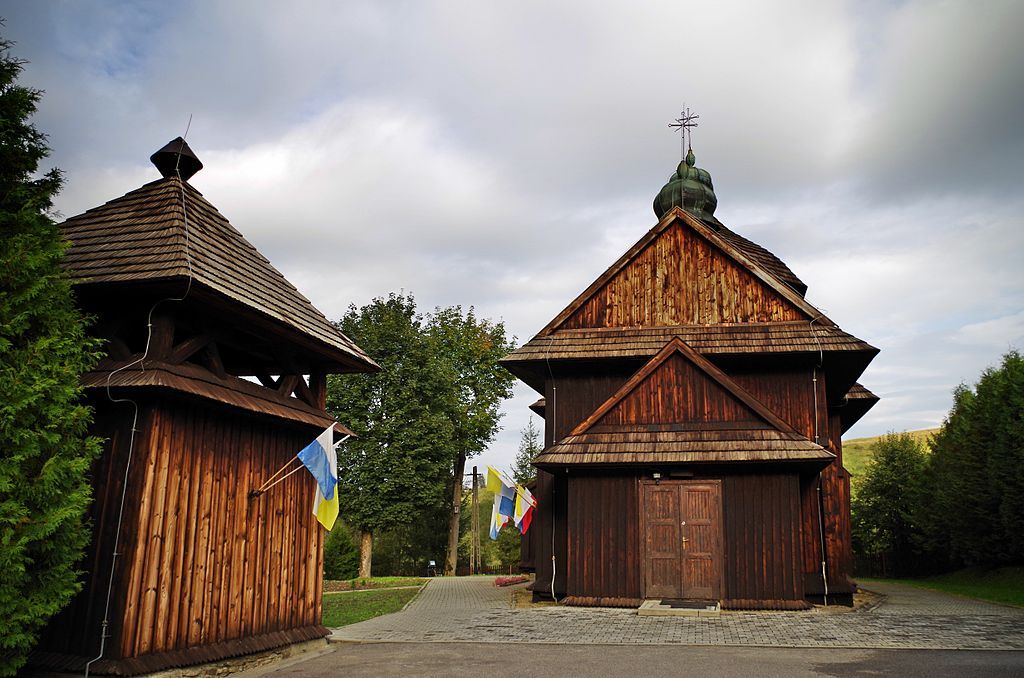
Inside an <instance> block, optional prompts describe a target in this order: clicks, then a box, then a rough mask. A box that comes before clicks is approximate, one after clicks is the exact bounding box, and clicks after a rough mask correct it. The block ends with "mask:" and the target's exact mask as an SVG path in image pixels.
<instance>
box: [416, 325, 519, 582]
mask: <svg viewBox="0 0 1024 678" xmlns="http://www.w3.org/2000/svg"><path fill="white" fill-rule="evenodd" d="M428 334H429V336H430V339H431V343H432V344H433V346H434V351H435V352H436V355H437V357H438V358H439V359H440V362H441V363H442V365H443V369H444V374H445V377H446V379H447V380H448V383H449V389H450V395H451V398H450V400H449V402H448V412H447V416H448V420H449V422H450V425H451V429H450V430H451V434H452V435H451V439H450V448H449V449H450V452H449V459H450V460H451V464H452V465H451V469H452V471H451V473H452V475H451V480H450V482H449V487H451V495H450V498H449V500H450V507H451V514H450V516H451V517H450V519H449V522H448V549H447V554H446V557H445V564H444V573H445V574H446V575H451V574H454V573H455V567H456V563H457V559H458V547H459V507H460V506H461V504H462V486H463V475H464V474H465V471H466V459H467V458H469V457H472V456H474V455H476V454H478V453H480V452H482V451H484V450H485V449H486V448H487V445H488V444H490V442H491V441H492V440H493V439H494V435H495V434H496V433H497V432H498V430H499V426H498V422H499V421H500V419H501V411H500V406H501V401H502V400H504V399H505V398H508V397H509V396H511V395H512V384H513V382H514V381H515V378H514V377H513V376H512V375H511V373H509V372H508V371H507V370H505V369H504V368H502V367H501V366H500V365H498V360H499V359H501V358H502V357H504V356H505V355H507V354H508V353H510V352H511V351H512V350H513V349H514V348H515V344H514V342H513V341H512V340H510V339H509V338H507V337H506V336H505V326H504V324H503V323H500V322H497V323H495V322H492V321H490V320H487V319H481V318H477V316H476V313H475V312H474V310H473V309H472V308H470V309H469V310H468V311H463V309H462V307H461V306H451V307H449V308H439V309H435V311H434V313H433V314H432V315H431V317H430V319H429V322H428Z"/></svg>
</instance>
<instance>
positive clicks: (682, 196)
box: [654, 149, 718, 219]
mask: <svg viewBox="0 0 1024 678" xmlns="http://www.w3.org/2000/svg"><path fill="white" fill-rule="evenodd" d="M695 162H696V158H694V157H693V150H692V149H691V150H690V151H688V152H687V153H686V160H683V161H682V162H681V163H679V168H678V169H676V172H675V174H673V175H672V176H671V177H669V179H668V183H667V184H665V185H664V186H663V187H662V189H661V191H660V192H659V193H658V197H657V198H655V199H654V214H655V216H657V217H658V218H659V219H661V218H662V217H663V216H665V213H666V212H668V211H669V210H670V209H672V208H673V207H681V208H683V209H684V210H686V211H687V212H689V213H690V214H692V215H693V216H695V217H699V218H701V219H707V218H709V217H711V215H713V214H714V213H715V208H716V207H718V198H716V197H715V188H714V186H712V185H711V175H710V174H708V173H707V172H706V171H704V170H702V169H700V168H699V167H694V163H695Z"/></svg>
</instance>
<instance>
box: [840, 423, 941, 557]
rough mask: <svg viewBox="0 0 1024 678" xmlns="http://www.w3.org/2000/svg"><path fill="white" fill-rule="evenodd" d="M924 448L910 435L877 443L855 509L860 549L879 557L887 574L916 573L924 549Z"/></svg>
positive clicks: (890, 436)
mask: <svg viewBox="0 0 1024 678" xmlns="http://www.w3.org/2000/svg"><path fill="white" fill-rule="evenodd" d="M927 463H928V459H927V452H926V451H925V449H924V446H923V445H922V444H921V443H920V442H918V441H917V440H916V439H915V438H914V437H913V436H911V435H910V434H908V433H888V434H886V435H884V436H882V437H881V439H879V441H878V442H877V443H875V445H874V449H873V454H872V457H871V461H870V462H868V466H867V469H866V471H865V473H864V478H863V480H861V481H860V483H859V485H858V490H857V495H856V496H855V497H854V499H853V505H852V507H851V509H852V514H853V539H854V544H855V547H856V549H857V551H858V552H859V553H862V554H866V555H875V556H879V557H880V558H881V559H882V562H883V569H885V570H890V569H891V570H892V571H891V572H889V571H887V572H886V574H897V575H907V574H913V573H914V569H915V567H916V566H917V562H918V556H919V555H920V552H921V540H920V535H921V525H920V523H919V520H918V519H919V516H920V507H921V505H922V496H923V495H922V476H923V474H924V470H925V467H926V466H927Z"/></svg>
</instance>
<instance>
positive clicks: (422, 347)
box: [327, 293, 454, 577]
mask: <svg viewBox="0 0 1024 678" xmlns="http://www.w3.org/2000/svg"><path fill="white" fill-rule="evenodd" d="M339 326H340V328H341V330H342V331H343V332H344V333H345V334H346V335H348V336H349V337H351V338H352V339H353V340H354V341H355V342H356V343H357V344H359V346H360V347H361V348H362V349H363V350H364V351H366V352H367V353H368V354H369V355H371V356H373V358H374V359H375V360H376V361H377V363H378V364H379V365H380V366H381V371H380V372H378V373H376V374H371V375H365V374H358V375H336V376H332V377H331V378H330V380H329V382H328V397H327V406H328V409H329V410H330V411H331V412H332V413H334V414H335V415H336V416H337V417H338V418H339V419H340V420H341V421H343V422H345V424H346V425H348V426H349V427H350V428H351V429H352V430H353V431H354V432H355V433H356V435H357V437H356V438H352V439H350V440H348V441H346V442H345V443H344V444H342V445H341V446H340V447H339V448H338V488H339V492H340V494H339V503H340V507H341V512H342V516H343V517H344V519H345V521H346V522H347V523H348V524H350V525H352V526H353V527H354V528H355V529H357V530H359V532H360V535H361V539H360V551H361V556H362V557H361V559H360V568H359V576H360V577H368V576H370V574H371V568H372V561H371V554H372V550H373V533H374V532H375V531H378V530H388V529H394V528H398V527H400V526H405V525H408V524H409V523H411V522H413V521H416V520H420V519H421V516H423V515H426V514H427V513H429V512H430V511H431V510H436V509H439V508H440V507H442V506H443V505H444V501H445V484H446V483H445V480H446V479H447V478H448V477H449V474H450V459H451V440H452V437H453V430H454V428H453V422H452V420H451V418H450V417H449V410H450V401H451V398H452V395H451V380H450V377H449V375H448V371H447V370H448V368H447V366H446V365H444V364H442V363H441V362H440V361H439V359H438V356H437V352H436V349H435V346H434V344H433V342H432V341H431V340H430V337H429V336H428V334H427V332H426V330H425V328H424V321H423V318H422V316H421V315H420V314H419V313H417V311H416V301H415V299H414V298H413V297H412V295H403V294H394V293H392V294H390V295H389V296H388V297H386V298H384V297H380V298H377V299H374V300H373V301H371V302H370V303H369V304H367V305H366V306H363V307H362V308H356V307H355V306H351V307H350V308H349V310H348V312H347V313H346V314H345V317H344V318H342V320H341V321H340V323H339ZM442 529H443V528H442Z"/></svg>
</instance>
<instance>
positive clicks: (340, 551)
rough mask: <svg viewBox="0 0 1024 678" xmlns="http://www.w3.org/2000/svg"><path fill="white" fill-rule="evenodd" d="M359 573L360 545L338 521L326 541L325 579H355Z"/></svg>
mask: <svg viewBox="0 0 1024 678" xmlns="http://www.w3.org/2000/svg"><path fill="white" fill-rule="evenodd" d="M357 574H359V547H358V546H356V543H355V542H354V541H353V540H352V535H351V534H350V533H349V531H348V528H347V527H345V525H343V524H342V523H341V521H338V522H337V523H336V524H335V526H334V529H333V530H331V531H330V532H329V533H328V534H327V541H326V542H324V579H353V578H354V577H355V576H356V575H357Z"/></svg>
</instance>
